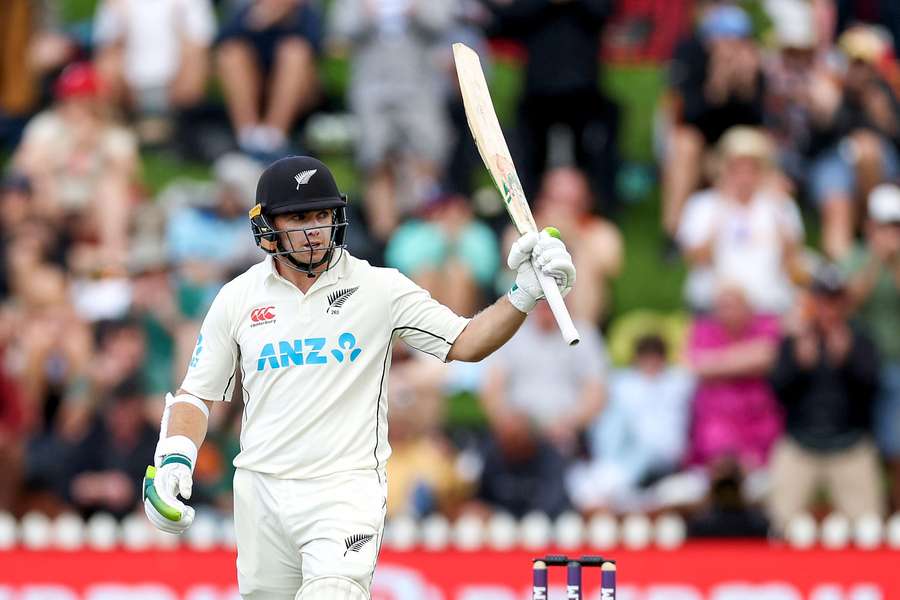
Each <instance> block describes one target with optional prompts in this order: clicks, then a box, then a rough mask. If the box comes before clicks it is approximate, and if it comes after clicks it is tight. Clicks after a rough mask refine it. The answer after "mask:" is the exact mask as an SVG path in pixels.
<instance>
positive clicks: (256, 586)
mask: <svg viewBox="0 0 900 600" xmlns="http://www.w3.org/2000/svg"><path fill="white" fill-rule="evenodd" d="M379 475H380V480H379ZM386 501H387V484H386V481H385V477H384V474H383V473H380V474H379V473H377V472H376V471H374V470H360V471H348V472H344V473H337V474H334V475H328V476H326V477H320V478H316V479H278V478H275V477H272V476H270V475H264V474H262V473H257V472H255V471H247V470H245V469H238V470H237V471H236V472H235V474H234V529H235V536H236V539H237V551H238V556H237V574H238V589H239V590H240V593H241V597H242V598H243V599H244V600H294V596H295V595H296V594H297V591H298V590H299V589H300V586H301V585H302V584H303V582H304V580H306V579H311V578H314V577H322V576H328V575H340V576H343V577H349V578H350V579H354V580H356V581H357V582H359V584H360V585H362V586H363V588H364V589H366V590H369V589H370V586H371V584H372V575H373V574H374V572H375V561H376V560H377V558H378V549H379V548H380V546H381V536H382V533H383V531H384V515H385V508H386V506H387V504H386Z"/></svg>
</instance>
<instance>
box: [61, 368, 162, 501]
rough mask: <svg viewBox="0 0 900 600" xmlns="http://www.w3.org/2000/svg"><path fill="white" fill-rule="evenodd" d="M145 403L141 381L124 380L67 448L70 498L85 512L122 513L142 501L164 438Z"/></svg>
mask: <svg viewBox="0 0 900 600" xmlns="http://www.w3.org/2000/svg"><path fill="white" fill-rule="evenodd" d="M143 402H144V396H143V391H142V389H141V387H140V385H139V384H138V383H137V382H135V381H133V380H126V381H124V382H122V383H121V384H119V385H118V386H117V387H116V388H115V389H114V390H112V392H110V393H109V395H108V396H107V398H106V399H105V400H104V402H103V404H102V405H101V406H100V407H99V408H100V411H99V412H100V414H99V415H98V417H97V419H96V420H95V421H94V423H93V424H92V425H91V428H90V431H89V433H88V434H87V436H86V437H85V438H84V439H83V440H82V441H81V442H80V443H79V444H77V445H76V446H75V447H73V448H72V449H71V450H70V451H68V452H67V453H66V455H65V458H64V462H65V463H66V467H65V468H66V471H67V473H66V481H68V490H67V494H66V497H67V498H68V500H69V501H70V502H71V504H73V505H74V506H75V508H76V509H77V510H78V511H79V512H80V513H82V515H83V516H89V515H90V514H91V513H93V512H96V511H105V512H109V513H112V514H113V515H114V516H116V517H118V518H121V517H124V516H125V515H127V514H128V513H130V512H131V511H132V510H134V508H135V507H136V506H137V505H138V502H139V501H140V499H141V487H140V486H141V481H142V477H143V475H144V469H146V468H147V462H148V460H152V459H150V458H148V457H152V456H153V452H154V449H155V448H156V442H157V440H158V438H159V432H158V431H157V430H156V428H155V427H153V426H151V425H150V424H149V423H148V422H147V420H146V419H145V418H144V413H143V410H142V405H143Z"/></svg>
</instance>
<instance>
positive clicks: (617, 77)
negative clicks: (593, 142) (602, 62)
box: [603, 66, 665, 162]
mask: <svg viewBox="0 0 900 600" xmlns="http://www.w3.org/2000/svg"><path fill="white" fill-rule="evenodd" d="M664 85H665V72H664V70H663V69H661V68H659V67H656V66H621V67H616V68H608V69H605V70H604V72H603V88H604V90H605V91H606V93H607V94H608V95H609V96H610V97H611V98H612V99H613V100H615V101H616V102H617V103H618V104H619V108H620V110H621V119H622V123H621V131H622V139H621V148H620V150H621V152H622V157H623V158H625V159H626V160H630V161H639V162H652V161H653V118H654V114H655V112H656V104H657V101H658V99H659V96H660V94H661V93H662V91H663V88H664Z"/></svg>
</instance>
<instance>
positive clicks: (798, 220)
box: [779, 198, 804, 241]
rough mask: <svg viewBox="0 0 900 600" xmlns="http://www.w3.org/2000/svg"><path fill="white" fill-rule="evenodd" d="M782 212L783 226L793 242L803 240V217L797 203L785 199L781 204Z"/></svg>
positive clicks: (780, 216) (780, 215)
mask: <svg viewBox="0 0 900 600" xmlns="http://www.w3.org/2000/svg"><path fill="white" fill-rule="evenodd" d="M780 206H781V211H780V214H779V218H780V219H781V224H782V226H783V227H784V229H785V233H787V234H788V235H789V236H790V237H791V239H792V240H795V241H797V240H800V241H802V240H803V234H804V229H803V217H802V216H801V215H800V209H798V208H797V203H796V202H794V201H793V200H792V199H790V198H784V199H783V200H782V202H781V205H780Z"/></svg>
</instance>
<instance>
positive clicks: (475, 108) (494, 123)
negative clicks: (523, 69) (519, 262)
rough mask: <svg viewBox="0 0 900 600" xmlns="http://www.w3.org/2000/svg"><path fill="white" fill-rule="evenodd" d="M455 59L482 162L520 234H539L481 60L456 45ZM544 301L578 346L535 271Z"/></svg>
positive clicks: (551, 288) (557, 300) (548, 281)
mask: <svg viewBox="0 0 900 600" xmlns="http://www.w3.org/2000/svg"><path fill="white" fill-rule="evenodd" d="M453 58H454V61H455V63H456V75H457V77H458V78H459V89H460V91H461V92H462V98H463V105H464V106H465V108H466V120H467V121H468V122H469V129H470V130H471V131H472V137H473V138H474V139H475V145H476V146H477V147H478V153H479V154H480V155H481V160H482V161H483V162H484V165H485V166H486V167H487V170H488V172H489V173H490V174H491V177H492V178H493V180H494V183H495V184H496V185H497V189H498V190H500V194H501V196H503V204H504V205H505V206H506V211H507V212H508V213H509V216H510V219H512V222H513V225H514V226H515V228H516V229H517V230H518V231H519V233H520V234H524V233H528V232H529V231H537V225H536V224H535V222H534V216H533V215H532V214H531V208H529V206H528V200H527V199H526V198H525V192H524V191H523V190H522V183H521V181H519V175H518V174H517V173H516V167H515V165H514V164H513V161H512V156H511V155H510V153H509V147H507V145H506V138H505V137H503V130H502V129H500V122H499V121H498V120H497V113H496V112H495V111H494V103H493V102H492V101H491V93H490V91H489V90H488V86H487V81H486V80H485V78H484V71H483V69H482V68H481V60H480V59H479V58H478V55H477V54H476V53H475V51H474V50H472V49H471V48H469V47H468V46H466V45H465V44H460V43H456V44H453ZM535 271H536V272H537V275H538V281H540V283H541V289H542V290H543V291H544V297H545V298H546V299H547V303H548V304H549V305H550V309H551V310H552V311H553V316H554V317H555V318H556V323H557V325H559V329H560V331H561V332H562V335H563V338H564V339H565V340H566V342H567V343H568V344H569V345H572V346H574V345H575V344H577V343H578V342H579V340H580V336H579V335H578V331H577V330H576V329H575V325H574V324H573V323H572V317H571V316H570V315H569V311H568V310H567V309H566V305H565V303H564V302H563V299H562V296H561V295H560V293H559V288H557V287H556V282H555V281H553V279H552V278H550V277H548V276H547V275H544V274H543V273H542V272H541V270H540V269H538V268H535Z"/></svg>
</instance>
